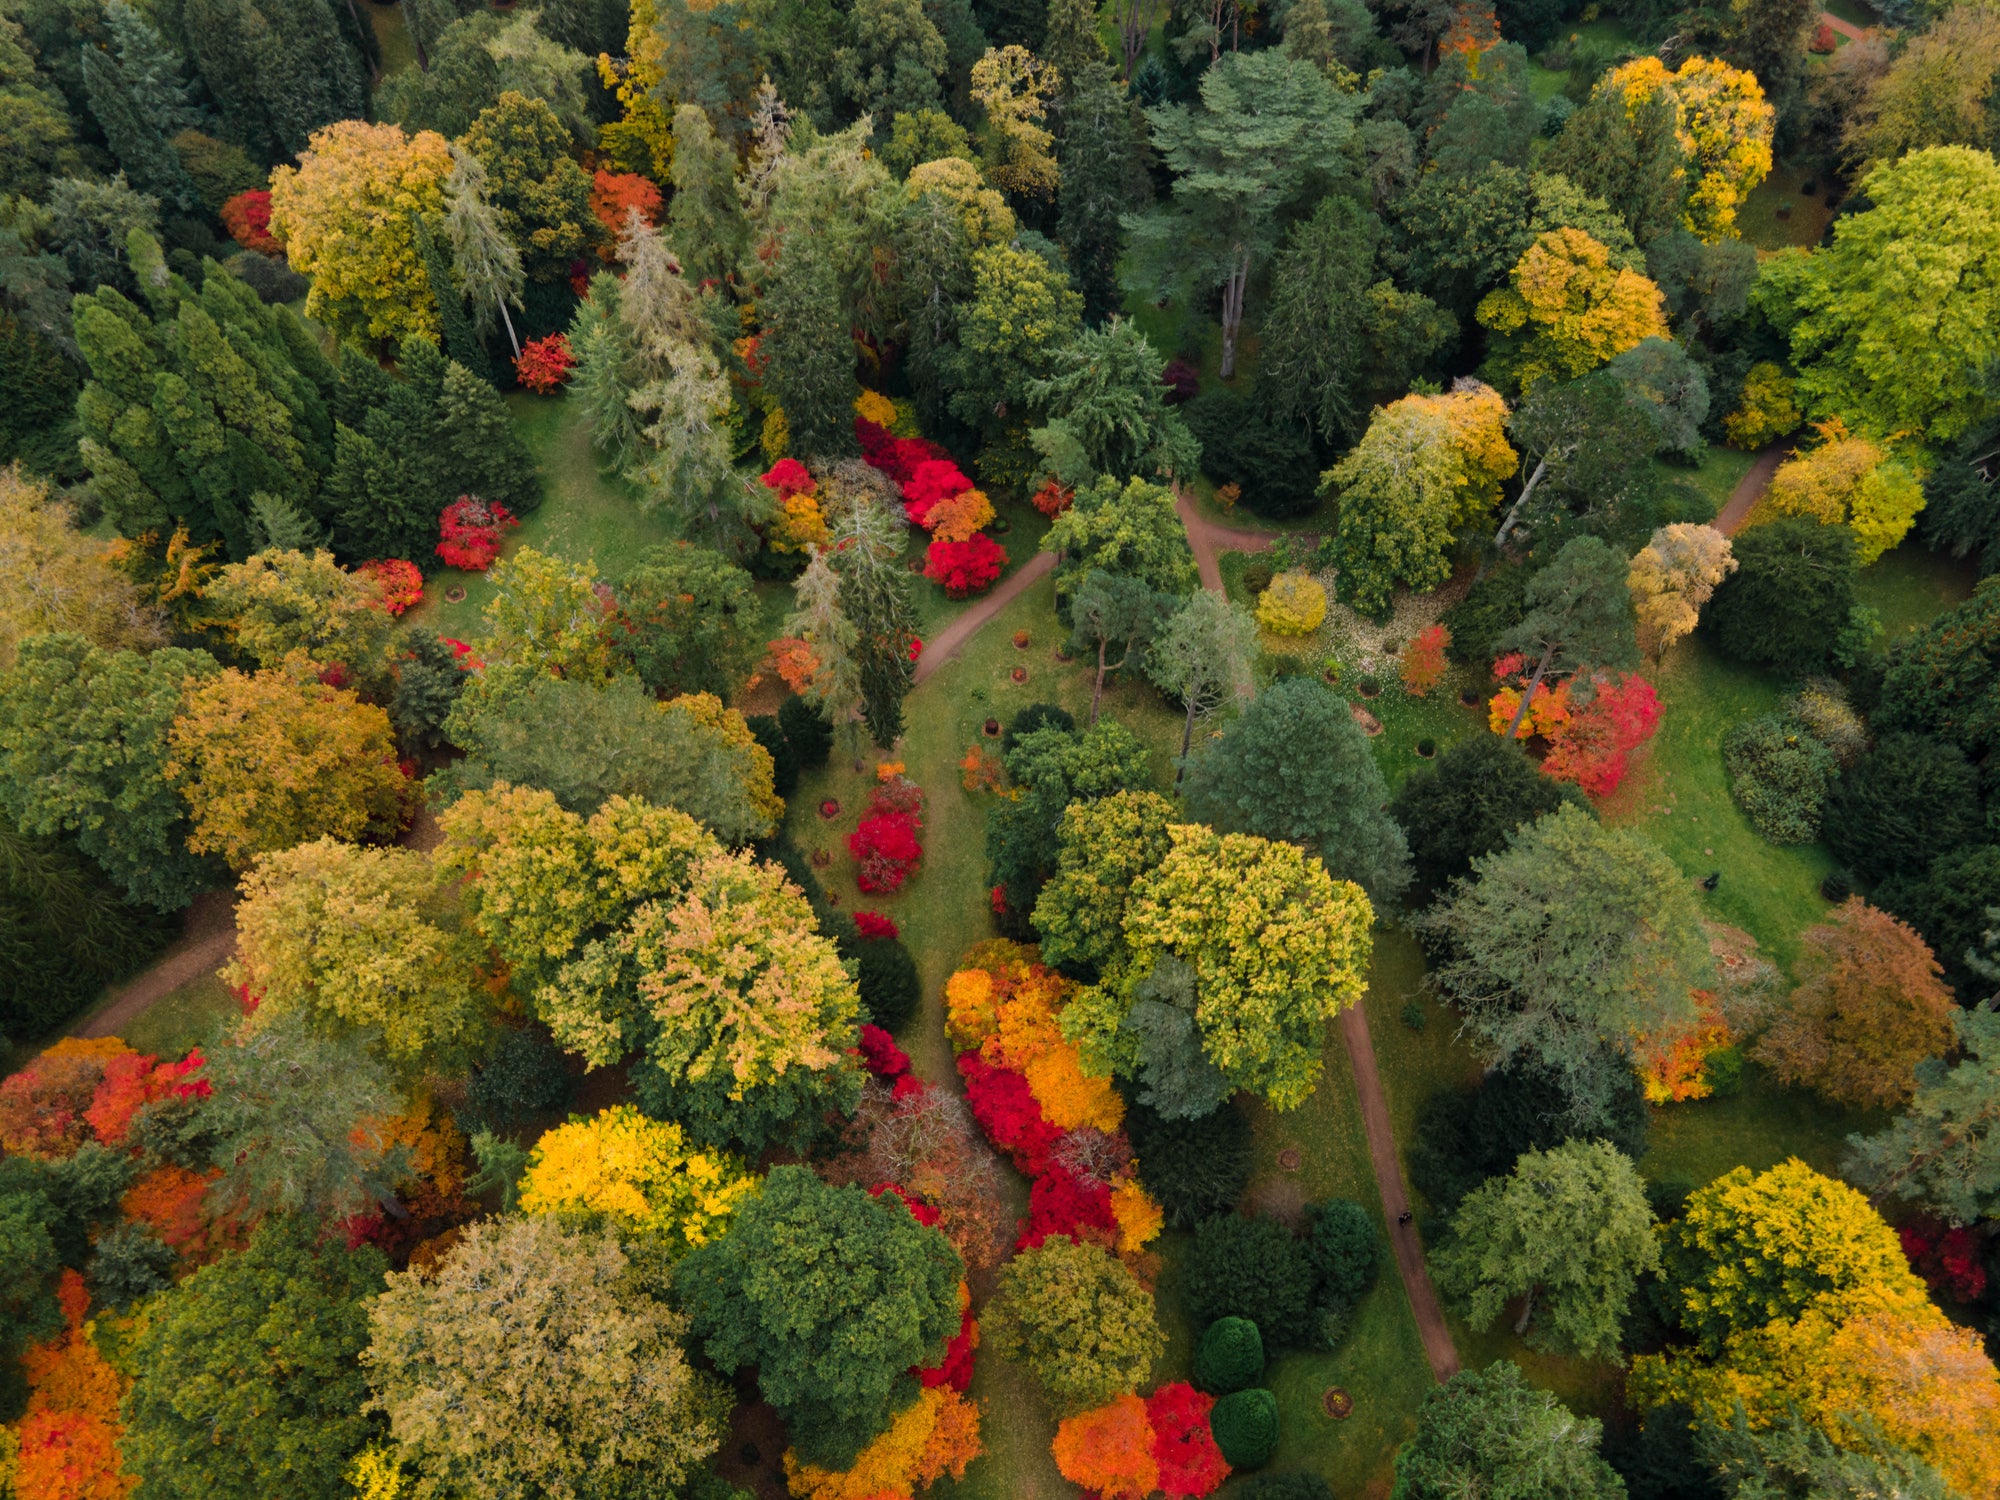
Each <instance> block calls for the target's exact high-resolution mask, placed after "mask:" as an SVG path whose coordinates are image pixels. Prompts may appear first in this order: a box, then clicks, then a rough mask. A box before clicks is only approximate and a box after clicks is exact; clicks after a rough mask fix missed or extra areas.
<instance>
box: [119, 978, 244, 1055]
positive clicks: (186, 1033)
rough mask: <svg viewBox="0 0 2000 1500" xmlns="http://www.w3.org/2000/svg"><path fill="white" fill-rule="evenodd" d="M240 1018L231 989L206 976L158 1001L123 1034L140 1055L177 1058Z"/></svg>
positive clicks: (219, 980)
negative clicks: (217, 1030)
mask: <svg viewBox="0 0 2000 1500" xmlns="http://www.w3.org/2000/svg"><path fill="white" fill-rule="evenodd" d="M239 1014H241V1012H240V1011H239V1010H238V1008H237V1005H236V997H235V996H234V995H232V994H230V992H229V987H228V986H227V985H225V984H224V983H223V982H222V980H221V978H220V977H219V976H217V975H215V974H204V975H202V977H201V978H199V979H193V980H190V981H188V983H186V984H184V985H182V986H181V987H180V988H179V989H177V990H175V991H173V992H172V993H171V994H168V995H164V996H162V997H161V998H160V999H159V1000H156V1001H155V1002H154V1003H153V1004H152V1005H150V1006H148V1007H147V1008H146V1010H145V1011H143V1012H142V1013H141V1014H140V1015H138V1016H137V1017H135V1018H134V1019H133V1020H132V1021H131V1022H130V1023H128V1024H127V1025H126V1026H125V1028H124V1030H123V1033H122V1034H123V1036H124V1038H125V1040H126V1041H127V1042H129V1043H131V1044H132V1046H133V1047H134V1048H136V1049H137V1050H138V1051H140V1052H151V1053H155V1054H157V1055H158V1056H160V1057H173V1058H178V1057H183V1056H185V1055H186V1054H187V1050H188V1048H190V1047H192V1046H194V1045H195V1044H196V1043H198V1042H203V1041H206V1040H207V1039H208V1037H209V1035H210V1034H211V1033H212V1032H214V1031H215V1030H216V1029H217V1028H218V1027H220V1026H222V1025H225V1024H226V1023H228V1022H229V1021H231V1020H233V1019H235V1018H236V1017H237V1016H238V1015H239Z"/></svg>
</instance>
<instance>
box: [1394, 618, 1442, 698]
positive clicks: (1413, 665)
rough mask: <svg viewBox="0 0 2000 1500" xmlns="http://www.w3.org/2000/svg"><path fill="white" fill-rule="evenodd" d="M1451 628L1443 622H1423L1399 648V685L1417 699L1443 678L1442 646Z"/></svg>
mask: <svg viewBox="0 0 2000 1500" xmlns="http://www.w3.org/2000/svg"><path fill="white" fill-rule="evenodd" d="M1450 644H1451V631H1450V630H1448V629H1447V628H1446V627H1444V626H1443V625H1426V626H1425V627H1424V628H1423V629H1422V630H1420V631H1418V632H1417V635H1416V639H1414V640H1412V641H1411V642H1410V644H1409V645H1408V646H1406V647H1405V648H1404V649H1403V686H1404V687H1406V688H1408V689H1409V690H1410V691H1411V692H1413V693H1415V694H1416V695H1417V696H1418V697H1419V698H1421V697H1423V696H1424V695H1425V694H1427V693H1429V692H1430V690H1431V689H1432V688H1434V687H1436V686H1437V685H1438V683H1439V682H1441V681H1442V680H1443V679H1444V674H1445V659H1444V653H1445V648H1446V647H1447V646H1449V645H1450Z"/></svg>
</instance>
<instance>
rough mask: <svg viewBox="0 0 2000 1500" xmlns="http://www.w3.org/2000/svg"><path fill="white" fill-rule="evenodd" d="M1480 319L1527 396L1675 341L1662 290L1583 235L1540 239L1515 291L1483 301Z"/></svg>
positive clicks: (1519, 271) (1519, 270)
mask: <svg viewBox="0 0 2000 1500" xmlns="http://www.w3.org/2000/svg"><path fill="white" fill-rule="evenodd" d="M1478 318H1479V321H1480V323H1481V324H1482V325H1484V326H1485V327H1487V328H1490V329H1492V330H1493V331H1494V332H1495V333H1497V334H1499V335H1501V341H1500V343H1499V345H1498V347H1496V348H1495V349H1494V351H1493V353H1492V354H1491V355H1490V356H1489V361H1490V363H1491V365H1492V368H1493V369H1494V370H1495V371H1496V372H1497V373H1498V374H1499V375H1500V376H1501V378H1502V379H1504V380H1505V381H1506V382H1507V383H1508V384H1510V385H1517V386H1519V387H1521V388H1522V389H1527V388H1529V387H1531V386H1533V385H1534V384H1535V383H1536V382H1537V381H1540V380H1544V379H1550V378H1553V379H1557V380H1574V379H1576V378H1577V377H1578V376H1579V375H1583V374H1587V373H1588V372H1589V371H1591V370H1594V369H1596V368H1597V367H1598V366H1599V365H1601V364H1604V363H1605V362H1606V361H1607V360H1609V359H1611V358H1612V356H1614V355H1617V354H1623V353H1624V352H1625V351H1626V350H1627V349H1630V348H1632V347H1633V346H1634V345H1636V344H1638V343H1639V342H1641V341H1642V340H1644V339H1649V338H1660V339H1664V338H1666V337H1667V336H1668V334H1667V319H1666V308H1665V303H1664V300H1663V299H1662V298H1661V296H1660V289H1659V288H1658V287H1656V286H1654V285H1653V283H1652V282H1651V281H1649V280H1647V279H1646V278H1645V277H1644V276H1642V275H1640V274H1639V273H1638V272H1637V271H1628V270H1624V269H1622V268H1620V267H1618V266H1614V265H1613V264H1612V261H1611V252H1610V251H1609V250H1607V249H1606V248H1605V247H1604V246H1603V245H1601V244H1599V243H1598V242H1597V241H1596V240H1594V239H1592V238H1591V237H1590V236H1589V235H1587V234H1585V233H1584V232H1583V231H1582V230H1581V229H1555V230H1551V231H1549V232H1548V233H1546V234H1542V235H1538V236H1537V237H1536V239H1535V242H1534V243H1533V244H1532V245H1530V246H1529V247H1528V248H1527V250H1526V251H1524V252H1523V253H1522V255H1521V258H1520V260H1518V261H1517V262H1515V264H1514V269H1513V271H1512V272H1511V273H1510V274H1509V277H1508V285H1507V286H1505V287H1502V288H1500V289H1499V290H1497V291H1493V292H1489V293H1487V295H1486V296H1485V297H1484V298H1483V299H1481V301H1480V303H1479V311H1478Z"/></svg>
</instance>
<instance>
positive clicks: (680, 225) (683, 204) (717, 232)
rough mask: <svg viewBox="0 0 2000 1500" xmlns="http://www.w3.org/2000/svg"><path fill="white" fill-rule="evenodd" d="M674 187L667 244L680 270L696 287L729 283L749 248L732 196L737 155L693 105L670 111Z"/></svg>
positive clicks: (747, 234)
mask: <svg viewBox="0 0 2000 1500" xmlns="http://www.w3.org/2000/svg"><path fill="white" fill-rule="evenodd" d="M673 185H674V200H673V202H672V203H671V204H670V205H669V206H668V208H667V239H668V241H669V243H671V244H672V245H673V247H674V251H675V253H676V254H677V255H678V256H679V257H680V262H681V266H682V268H683V269H684V270H685V271H686V273H687V275H688V276H689V277H690V278H691V279H692V280H693V281H694V283H695V284H696V285H697V286H699V285H701V284H703V283H704V282H710V281H713V282H717V283H721V282H724V281H727V280H728V279H729V277H730V276H732V275H734V274H735V272H736V268H737V264H738V263H739V262H740V261H741V260H742V258H743V252H744V250H745V249H746V248H747V247H748V244H749V239H750V226H749V224H748V223H747V222H746V221H745V220H744V217H743V205H742V202H741V201H740V200H739V199H738V197H737V195H736V153H735V151H734V150H733V149H731V147H730V144H729V143H728V142H727V141H725V140H723V139H722V138H721V137H719V136H718V135H716V133H715V127H714V126H713V125H712V124H710V122H709V118H708V115H707V114H706V113H705V112H704V111H703V110H702V109H701V108H700V107H699V106H697V105H693V104H682V105H681V106H680V107H679V108H677V109H676V110H675V111H674V172H673Z"/></svg>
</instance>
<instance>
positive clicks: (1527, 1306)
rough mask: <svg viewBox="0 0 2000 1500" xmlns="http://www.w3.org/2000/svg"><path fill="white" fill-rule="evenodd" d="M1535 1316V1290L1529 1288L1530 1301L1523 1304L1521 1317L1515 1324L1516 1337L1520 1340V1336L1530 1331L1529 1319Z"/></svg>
mask: <svg viewBox="0 0 2000 1500" xmlns="http://www.w3.org/2000/svg"><path fill="white" fill-rule="evenodd" d="M1534 1315H1535V1289H1534V1288H1533V1287H1529V1288H1528V1299H1527V1301H1525V1302H1523V1303H1522V1304H1521V1316H1520V1317H1519V1318H1518V1319H1517V1320H1516V1321H1515V1323H1514V1335H1515V1337H1517V1338H1518V1337H1520V1335H1522V1334H1524V1333H1526V1332H1527V1331H1528V1319H1530V1318H1532V1317H1533V1316H1534Z"/></svg>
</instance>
